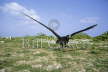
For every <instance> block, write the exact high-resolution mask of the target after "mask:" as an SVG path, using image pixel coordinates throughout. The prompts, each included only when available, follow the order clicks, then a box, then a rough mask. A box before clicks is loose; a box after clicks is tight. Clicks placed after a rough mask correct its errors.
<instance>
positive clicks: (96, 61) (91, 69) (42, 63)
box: [0, 34, 108, 72]
mask: <svg viewBox="0 0 108 72" xmlns="http://www.w3.org/2000/svg"><path fill="white" fill-rule="evenodd" d="M84 35H85V34H83V35H80V36H82V37H83V39H82V38H81V37H79V36H78V35H76V37H75V36H74V38H73V40H70V42H72V43H69V46H70V47H69V48H56V47H57V46H58V45H56V44H54V43H53V41H55V38H54V37H51V36H46V35H45V36H44V35H42V36H26V37H15V38H12V39H11V40H10V39H6V38H0V72H2V71H5V72H107V71H108V41H107V40H108V37H107V35H108V34H103V35H101V36H99V39H100V38H101V37H102V38H101V39H100V41H98V42H97V41H94V39H95V38H96V39H98V38H97V37H95V38H92V37H90V36H88V35H86V36H84ZM41 38H42V39H43V40H44V41H43V46H42V47H41V46H40V45H41V42H40V40H41ZM104 38H105V40H103V39H104ZM36 39H38V40H39V42H38V43H39V45H38V47H37V46H36V42H35V43H34V45H35V46H34V47H32V45H33V43H32V42H33V40H36ZM92 39H93V40H92ZM23 40H25V41H28V43H27V44H29V45H26V46H23ZM49 40H51V42H52V43H51V42H50V43H51V44H50V46H51V47H50V46H49V45H48V43H47V41H49ZM101 40H102V41H101Z"/></svg>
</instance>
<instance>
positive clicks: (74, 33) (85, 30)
mask: <svg viewBox="0 0 108 72" xmlns="http://www.w3.org/2000/svg"><path fill="white" fill-rule="evenodd" d="M95 26H97V24H95V25H92V26H90V27H87V28H85V29H83V30H80V31H77V32H75V33H73V34H71V35H70V36H73V35H75V34H78V33H80V32H83V31H86V30H89V29H91V28H94V27H95Z"/></svg>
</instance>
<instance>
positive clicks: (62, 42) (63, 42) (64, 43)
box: [23, 13, 97, 48]
mask: <svg viewBox="0 0 108 72" xmlns="http://www.w3.org/2000/svg"><path fill="white" fill-rule="evenodd" d="M23 15H25V16H27V17H28V18H30V19H32V20H34V21H35V22H37V23H39V24H40V25H42V26H43V27H45V28H46V29H48V30H49V31H51V32H52V33H53V34H54V35H55V36H56V37H57V40H56V44H59V45H60V47H61V48H63V47H66V46H67V44H68V42H69V39H71V37H72V36H74V35H76V34H78V33H80V32H84V31H87V30H89V29H92V28H94V27H95V26H97V24H94V25H92V26H89V27H87V28H85V29H82V30H79V31H77V32H74V33H72V34H70V35H66V36H60V35H59V34H58V33H56V32H55V31H54V30H53V29H51V28H50V27H48V26H46V25H45V24H43V23H42V22H40V21H38V20H36V19H34V18H33V17H32V16H29V15H27V14H26V13H23Z"/></svg>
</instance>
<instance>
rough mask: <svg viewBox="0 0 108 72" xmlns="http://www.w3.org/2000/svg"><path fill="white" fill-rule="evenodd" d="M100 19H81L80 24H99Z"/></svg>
mask: <svg viewBox="0 0 108 72" xmlns="http://www.w3.org/2000/svg"><path fill="white" fill-rule="evenodd" d="M99 19H100V18H99V17H85V18H83V19H81V20H80V22H81V23H97V22H98V20H99Z"/></svg>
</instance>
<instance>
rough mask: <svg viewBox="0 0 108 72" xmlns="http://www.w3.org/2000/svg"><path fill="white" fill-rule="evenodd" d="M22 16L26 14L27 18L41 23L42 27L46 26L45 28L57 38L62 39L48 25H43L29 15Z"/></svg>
mask: <svg viewBox="0 0 108 72" xmlns="http://www.w3.org/2000/svg"><path fill="white" fill-rule="evenodd" d="M22 14H24V15H25V16H27V17H29V18H30V19H32V20H34V21H36V22H37V23H39V24H40V25H42V26H44V27H45V28H47V29H48V30H49V31H51V32H52V33H53V34H54V35H55V36H56V37H57V38H60V36H59V35H58V34H57V33H56V32H55V31H54V30H52V29H51V28H49V27H47V26H46V25H44V24H43V23H41V22H40V21H38V20H36V19H34V18H32V17H31V16H29V15H27V14H25V13H22Z"/></svg>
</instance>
